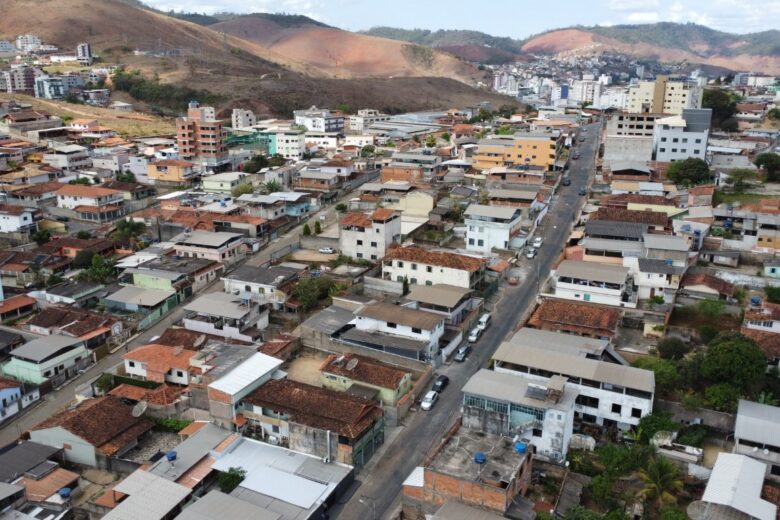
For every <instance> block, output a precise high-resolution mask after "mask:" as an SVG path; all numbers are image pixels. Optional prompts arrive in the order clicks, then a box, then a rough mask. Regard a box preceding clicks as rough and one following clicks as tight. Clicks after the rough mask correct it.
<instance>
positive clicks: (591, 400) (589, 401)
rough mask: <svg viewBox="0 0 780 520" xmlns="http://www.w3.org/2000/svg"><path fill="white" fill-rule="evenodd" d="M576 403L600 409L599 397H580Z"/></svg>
mask: <svg viewBox="0 0 780 520" xmlns="http://www.w3.org/2000/svg"><path fill="white" fill-rule="evenodd" d="M574 402H575V403H577V404H579V405H582V406H587V407H589V408H598V407H599V400H598V398H597V397H588V396H587V395H582V394H580V395H578V396H577V399H575V400H574Z"/></svg>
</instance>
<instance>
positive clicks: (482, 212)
mask: <svg viewBox="0 0 780 520" xmlns="http://www.w3.org/2000/svg"><path fill="white" fill-rule="evenodd" d="M520 211H521V210H520V208H516V207H514V206H485V205H484V204H469V207H468V208H466V212H465V213H464V215H465V216H466V218H468V217H488V218H496V219H501V220H512V219H514V218H515V215H516V214H517V213H518V212H520Z"/></svg>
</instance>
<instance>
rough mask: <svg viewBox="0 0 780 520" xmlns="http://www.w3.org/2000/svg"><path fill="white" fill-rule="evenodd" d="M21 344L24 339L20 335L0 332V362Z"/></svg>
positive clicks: (4, 331)
mask: <svg viewBox="0 0 780 520" xmlns="http://www.w3.org/2000/svg"><path fill="white" fill-rule="evenodd" d="M23 343H24V338H23V337H22V336H21V334H17V333H15V332H10V331H7V330H0V362H2V361H5V360H6V359H7V358H8V355H9V354H10V353H11V351H12V350H13V349H15V348H16V347H18V346H20V345H22V344H23Z"/></svg>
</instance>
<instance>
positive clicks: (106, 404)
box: [30, 396, 154, 467]
mask: <svg viewBox="0 0 780 520" xmlns="http://www.w3.org/2000/svg"><path fill="white" fill-rule="evenodd" d="M135 415H136V414H134V413H133V409H132V407H131V406H129V405H126V404H124V403H123V402H122V401H121V400H120V399H118V398H116V397H113V396H106V397H97V398H94V399H87V400H86V401H83V402H82V403H81V404H79V405H77V406H75V407H71V408H67V409H65V410H62V411H60V412H58V413H56V414H54V415H52V416H51V417H49V418H48V419H46V420H45V421H43V422H41V423H39V424H37V425H36V426H34V427H33V428H32V430H30V440H31V441H33V442H37V443H39V444H44V445H46V446H52V447H55V448H61V449H62V450H63V456H64V458H65V460H66V461H67V462H72V463H74V464H82V465H85V466H91V467H106V460H105V459H106V458H109V457H118V456H121V455H122V454H124V453H126V452H127V451H129V450H131V449H132V448H133V447H135V446H136V445H137V444H138V439H139V438H140V437H142V436H143V435H144V434H145V433H147V432H148V431H149V430H151V429H152V426H153V425H154V423H152V421H150V420H149V419H146V418H144V417H136V416H135Z"/></svg>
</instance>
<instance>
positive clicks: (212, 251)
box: [176, 231, 244, 264]
mask: <svg viewBox="0 0 780 520" xmlns="http://www.w3.org/2000/svg"><path fill="white" fill-rule="evenodd" d="M243 248H244V241H243V235H240V234H238V233H226V232H215V233H212V232H210V231H193V232H192V233H189V235H188V236H185V237H183V238H182V239H181V240H179V241H178V242H176V255H177V256H184V257H191V258H206V259H208V260H213V261H215V262H220V263H223V264H232V263H235V262H237V261H239V260H240V259H241V258H242V255H241V252H242V250H243Z"/></svg>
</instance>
